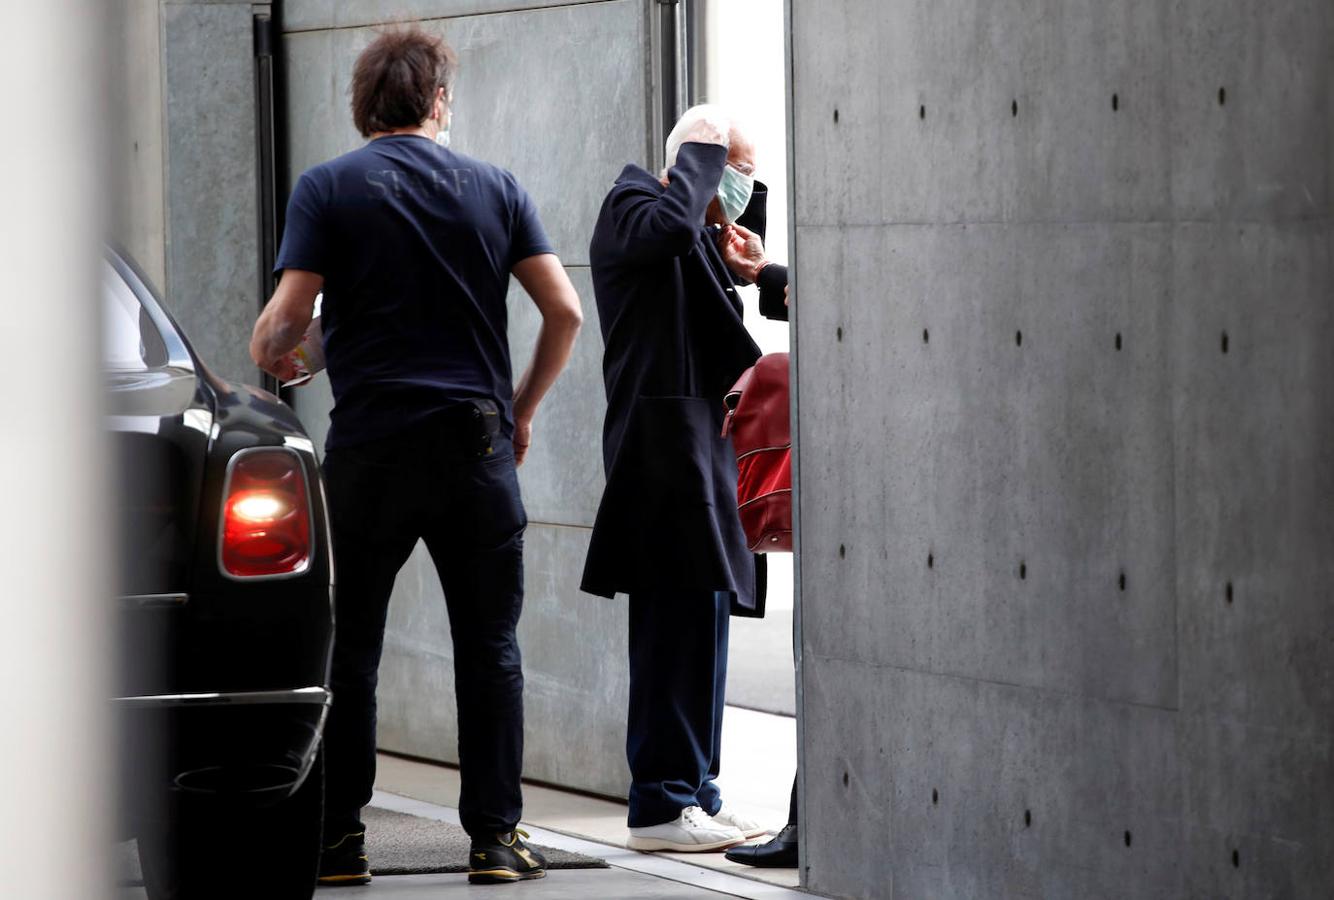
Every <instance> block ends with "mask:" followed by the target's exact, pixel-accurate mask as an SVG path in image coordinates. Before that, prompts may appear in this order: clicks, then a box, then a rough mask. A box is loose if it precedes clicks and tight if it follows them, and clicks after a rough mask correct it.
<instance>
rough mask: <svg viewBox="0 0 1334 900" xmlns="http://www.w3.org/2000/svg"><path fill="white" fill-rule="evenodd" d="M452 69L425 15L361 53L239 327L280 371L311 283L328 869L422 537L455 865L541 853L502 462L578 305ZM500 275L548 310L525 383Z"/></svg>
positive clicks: (360, 800)
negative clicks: (530, 819)
mask: <svg viewBox="0 0 1334 900" xmlns="http://www.w3.org/2000/svg"><path fill="white" fill-rule="evenodd" d="M455 69H456V62H455V58H454V55H453V52H452V51H451V50H450V49H449V47H448V46H447V45H446V44H445V43H444V41H442V40H440V39H439V38H435V37H432V36H429V35H427V34H426V33H424V32H422V31H420V30H418V29H406V30H396V31H392V32H389V33H386V34H383V35H381V36H380V37H378V38H376V39H375V40H374V41H373V42H372V43H371V44H370V45H369V46H368V47H367V48H366V49H365V50H364V51H363V52H362V54H361V56H360V57H359V58H358V59H357V62H356V65H355V67H354V70H353V75H352V113H353V118H354V120H355V122H356V125H357V128H358V129H359V130H360V131H361V133H362V135H363V136H365V137H367V138H370V140H369V142H368V143H367V144H366V145H365V146H364V147H362V148H360V149H358V150H354V151H352V152H351V153H348V154H345V155H343V156H340V157H339V158H337V159H334V160H331V161H329V162H326V163H323V164H321V165H318V166H315V167H314V168H312V169H310V170H309V171H307V172H306V173H305V174H303V175H302V176H301V178H300V180H299V181H298V182H297V184H296V187H295V188H294V189H293V191H292V196H291V200H290V202H289V205H288V211H287V224H286V230H285V232H284V234H283V241H282V249H281V251H280V252H279V254H278V260H277V264H276V267H275V268H276V269H277V270H280V271H281V273H282V280H281V281H280V283H279V285H278V289H277V291H275V293H274V295H273V298H272V299H271V300H270V301H269V303H268V305H267V306H266V307H265V309H264V312H263V314H262V315H261V316H260V318H259V321H258V322H257V323H256V325H255V333H254V337H253V338H252V340H251V355H252V356H253V357H254V358H255V361H256V362H257V363H258V364H259V365H260V366H261V367H262V368H264V369H265V370H266V371H269V372H271V373H273V374H274V375H276V376H277V377H278V378H280V379H284V380H286V379H288V378H290V377H292V376H293V375H294V374H295V367H294V364H293V362H292V359H291V354H292V351H293V350H294V349H295V347H296V346H297V344H298V343H299V342H300V340H301V338H302V336H303V335H304V333H305V331H306V328H307V327H308V325H309V323H310V320H311V316H312V313H313V307H314V302H315V298H316V295H317V294H318V293H319V292H320V291H321V290H322V291H323V293H324V301H323V306H322V311H321V326H322V330H323V336H324V353H325V359H326V363H327V368H328V373H329V380H330V384H331V385H332V387H333V394H334V409H333V413H332V415H331V427H330V431H329V439H328V443H327V446H326V454H325V461H324V477H325V483H326V486H327V489H328V494H329V505H330V518H331V520H332V528H333V537H334V553H335V561H336V566H337V570H336V576H337V584H338V587H337V590H336V592H335V604H336V610H335V612H336V629H337V631H336V635H335V641H334V665H333V695H334V702H333V706H332V708H331V710H330V715H329V721H328V724H327V727H326V729H325V737H324V746H325V765H326V785H327V787H326V800H325V851H324V857H323V861H322V862H321V867H320V882H321V883H327V884H363V883H366V882H368V881H369V880H370V873H369V864H368V861H367V858H366V854H365V850H364V836H365V828H364V826H363V825H362V823H361V821H360V814H361V808H362V807H363V806H365V805H366V803H367V802H369V800H370V797H371V790H372V786H373V784H374V779H375V685H376V678H377V669H378V666H379V662H380V654H381V649H382V646H383V640H384V626H385V618H386V614H387V609H388V603H389V596H390V593H391V591H392V589H393V584H394V577H395V575H396V574H397V572H398V570H399V568H401V567H402V565H403V563H404V562H405V561H406V560H407V558H408V555H409V554H410V553H411V552H412V549H413V548H414V547H415V546H416V544H417V541H418V540H423V541H425V543H426V546H427V549H428V550H429V551H430V553H431V556H432V559H433V560H434V562H435V565H436V569H437V571H438V573H439V575H440V581H441V584H442V586H443V587H444V592H445V601H446V605H447V607H448V610H449V616H450V625H451V632H452V634H453V638H454V663H455V680H456V684H455V689H456V694H457V701H458V718H459V722H458V726H459V748H458V750H459V763H460V774H461V779H462V791H461V796H460V802H459V813H460V818H461V819H462V823H463V827H464V828H465V829H466V830H467V831H468V833H469V835H470V836H471V837H472V842H473V846H472V852H471V853H470V854H469V867H470V868H469V879H470V880H471V881H474V882H488V881H514V880H523V879H529V878H538V877H541V876H542V875H544V874H545V861H544V860H543V859H542V857H541V855H540V854H538V853H537V852H536V851H534V850H532V849H531V848H529V847H527V846H526V845H525V844H524V843H523V841H522V839H521V838H520V837H519V835H518V834H517V833H516V832H515V830H514V829H515V826H516V825H517V824H518V821H519V818H520V815H521V812H522V805H523V801H522V796H521V793H520V783H519V781H520V773H521V770H522V766H523V674H522V670H521V667H520V656H519V647H518V643H517V640H516V637H515V628H516V626H517V624H518V619H519V612H520V608H521V606H522V602H523V572H522V566H523V560H522V556H523V531H524V528H525V526H526V524H527V519H526V516H525V514H524V510H523V504H522V501H521V500H520V497H519V488H518V482H517V479H516V477H515V466H516V465H517V464H520V463H522V462H523V458H524V455H525V454H526V452H527V450H528V445H529V442H530V440H531V437H532V422H533V417H534V415H535V414H536V412H537V407H538V404H539V402H540V401H541V399H542V397H543V395H544V394H545V393H546V391H547V389H548V388H550V386H551V384H552V383H553V382H554V381H555V379H556V376H557V375H558V374H559V372H560V370H561V369H562V368H563V367H564V365H565V363H566V362H567V361H568V359H569V355H570V351H571V348H572V346H573V344H574V340H575V336H576V334H577V333H578V330H579V326H580V323H581V321H582V317H581V314H580V307H579V298H578V296H577V295H576V294H575V292H574V288H573V287H572V286H571V284H570V281H569V278H568V277H567V276H566V274H565V270H564V268H563V267H562V266H561V264H560V260H559V259H558V258H557V257H556V255H555V253H554V251H553V249H552V247H551V243H550V241H549V240H548V239H547V236H546V234H545V232H544V231H543V229H542V224H541V222H540V221H539V220H538V217H537V211H536V209H535V207H534V205H533V201H532V200H531V199H530V198H529V196H528V194H527V193H526V192H525V191H524V189H523V188H522V187H520V186H519V184H518V182H517V181H516V180H515V179H514V176H513V175H511V174H510V173H508V172H506V171H504V170H503V169H499V168H497V167H495V166H492V165H489V164H487V163H484V162H482V161H480V160H477V159H473V158H471V157H467V156H464V155H463V154H460V153H456V152H454V151H452V150H450V149H449V148H448V134H449V131H448V127H449V116H450V112H449V107H450V100H451V97H452V90H451V89H452V84H453V78H454V72H455ZM511 274H513V275H514V276H515V277H516V278H517V279H518V281H519V283H520V284H521V285H522V286H523V288H524V289H525V290H526V291H527V293H528V294H529V296H530V297H531V298H532V300H533V302H534V303H535V304H536V305H537V307H538V310H539V312H540V313H541V316H542V329H541V333H540V334H539V337H538V340H537V346H536V348H535V350H534V353H533V358H532V362H531V363H530V365H529V366H528V369H527V370H526V371H525V373H524V374H523V376H522V377H521V378H520V379H519V382H518V384H517V386H516V385H514V384H513V383H512V377H511V365H510V355H509V343H508V341H507V339H506V324H507V323H506V307H505V296H506V293H507V290H508V287H509V279H510V275H511Z"/></svg>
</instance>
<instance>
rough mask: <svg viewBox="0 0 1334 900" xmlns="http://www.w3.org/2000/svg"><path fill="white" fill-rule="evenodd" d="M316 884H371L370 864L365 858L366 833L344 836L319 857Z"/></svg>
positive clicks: (360, 832)
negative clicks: (318, 872) (318, 871)
mask: <svg viewBox="0 0 1334 900" xmlns="http://www.w3.org/2000/svg"><path fill="white" fill-rule="evenodd" d="M315 883H316V884H322V885H325V886H334V885H353V884H370V883H371V863H370V860H369V859H367V857H366V832H364V831H359V832H357V833H356V834H345V835H343V837H342V839H341V840H339V841H338V842H337V843H333V844H330V845H328V846H326V847H325V848H324V852H323V853H322V854H321V855H320V875H319V877H318V878H316V879H315Z"/></svg>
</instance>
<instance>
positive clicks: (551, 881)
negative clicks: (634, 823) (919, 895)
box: [115, 708, 811, 900]
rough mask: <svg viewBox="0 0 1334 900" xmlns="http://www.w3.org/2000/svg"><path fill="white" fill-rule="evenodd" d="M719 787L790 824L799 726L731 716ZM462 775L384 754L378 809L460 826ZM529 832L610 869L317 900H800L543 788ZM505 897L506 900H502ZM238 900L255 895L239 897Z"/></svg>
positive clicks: (746, 809)
mask: <svg viewBox="0 0 1334 900" xmlns="http://www.w3.org/2000/svg"><path fill="white" fill-rule="evenodd" d="M723 728H724V736H723V767H722V776H721V777H720V778H719V784H720V786H721V787H722V789H723V793H724V796H726V797H727V799H728V803H729V804H731V805H733V806H735V807H736V808H737V809H738V810H739V811H741V812H742V813H744V814H746V815H748V816H751V817H752V818H754V819H756V820H757V821H759V822H760V823H761V824H763V825H766V826H769V827H772V828H778V827H779V826H781V825H782V823H783V822H784V821H785V820H786V817H787V797H788V788H789V787H790V786H791V783H792V772H793V769H794V767H795V765H796V735H795V723H794V721H793V720H792V719H789V718H785V717H782V716H772V715H765V714H763V713H757V712H751V711H749V710H744V709H735V708H729V709H728V711H727V714H726V716H725V718H724V721H723ZM458 787H459V785H458V771H457V770H455V769H451V768H448V767H442V766H437V765H431V764H427V763H423V762H419V761H415V760H407V759H403V758H401V757H394V756H388V755H381V757H380V761H379V765H378V769H377V777H376V788H377V790H376V795H375V798H374V799H373V800H372V804H373V805H375V806H378V807H380V808H382V809H390V810H395V811H397V812H402V813H407V814H409V815H414V816H420V817H423V818H428V819H436V820H438V821H442V822H452V823H454V824H457V822H458V812H457V810H456V809H454V808H453V806H454V804H455V803H456V802H457V798H458ZM523 827H524V828H526V829H527V830H528V831H529V832H530V833H531V834H532V840H533V841H534V842H535V843H539V844H543V845H545V846H550V847H560V848H562V849H566V850H570V851H573V852H576V853H583V854H586V855H589V856H596V857H600V858H602V859H605V860H606V861H607V862H608V863H609V864H610V865H611V866H612V868H610V869H583V870H568V871H557V872H552V873H550V874H549V875H548V876H547V877H546V878H544V879H542V880H540V881H533V882H528V883H525V884H519V885H501V886H495V885H480V886H476V887H474V886H471V885H469V884H468V882H467V877H466V876H463V875H398V876H381V877H378V878H376V879H375V882H374V883H373V884H371V885H370V886H369V887H365V888H330V889H327V890H320V891H317V892H316V895H315V896H316V900H363V898H364V900H380V898H427V897H430V898H448V897H455V896H458V897H463V896H465V895H466V896H474V895H476V896H482V895H486V896H489V897H491V898H494V900H563V898H569V900H597V898H614V900H637V898H644V900H676V898H694V897H702V898H719V897H739V898H748V900H800V898H806V897H809V896H811V895H808V894H801V893H799V892H797V891H796V890H794V888H795V887H796V885H797V872H796V870H795V869H751V868H749V867H746V866H739V865H736V864H734V863H729V862H727V861H726V859H724V858H723V855H722V854H721V853H692V854H666V853H636V852H634V851H632V850H628V849H626V848H625V841H626V839H627V838H628V837H629V833H628V832H627V831H626V828H625V804H624V803H618V802H614V801H609V800H601V799H598V798H595V797H589V796H586V795H580V794H570V793H566V792H564V791H558V790H554V789H552V788H546V787H541V786H537V785H525V786H524V826H523ZM501 894H503V895H504V896H503V897H501V896H500V895H501ZM115 897H116V900H145V898H146V895H145V893H144V891H143V889H142V888H124V889H121V890H120V891H118V892H117V893H116V894H115ZM237 898H238V900H246V898H247V893H246V892H245V891H244V890H242V891H238V894H237Z"/></svg>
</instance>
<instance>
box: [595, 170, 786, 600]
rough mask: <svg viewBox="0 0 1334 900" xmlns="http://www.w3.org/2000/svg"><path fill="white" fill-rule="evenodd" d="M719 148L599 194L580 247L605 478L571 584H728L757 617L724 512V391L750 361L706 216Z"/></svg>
mask: <svg viewBox="0 0 1334 900" xmlns="http://www.w3.org/2000/svg"><path fill="white" fill-rule="evenodd" d="M726 158H727V149H726V148H725V147H722V146H717V145H713V144H697V143H688V144H684V145H683V146H682V147H681V148H680V150H679V152H678V156H677V161H676V165H675V166H673V167H672V169H671V170H670V172H668V184H667V186H666V187H664V186H663V185H662V183H661V182H660V181H659V180H658V179H657V178H655V177H654V176H653V175H652V174H650V173H649V172H647V171H645V170H644V169H642V168H640V167H639V166H634V165H629V166H626V167H625V169H624V170H623V171H622V172H621V175H620V177H619V178H618V179H617V180H616V183H615V185H613V187H612V189H611V192H610V193H608V194H607V198H606V200H605V201H603V204H602V210H601V212H600V213H599V215H598V221H597V226H596V228H595V229H594V231H593V239H592V243H591V246H590V260H591V265H592V276H593V291H594V294H595V296H596V299H597V307H598V317H599V320H600V324H601V329H602V340H603V343H604V345H605V353H604V356H603V364H602V372H603V379H604V381H605V384H606V391H607V417H606V420H605V422H604V424H603V430H602V452H603V463H604V465H605V467H606V474H607V486H606V490H605V492H604V493H603V496H602V502H601V505H600V506H599V509H598V515H597V519H596V521H595V523H594V526H593V536H592V541H591V544H590V546H589V551H588V559H587V562H586V564H585V567H584V576H583V584H582V587H583V589H584V590H585V591H587V592H589V593H591V594H598V595H601V596H604V597H611V596H613V595H614V594H616V593H617V592H623V593H634V592H636V591H639V590H645V589H648V588H652V589H655V590H662V589H669V590H670V589H680V590H708V591H730V592H732V595H733V611H734V612H735V613H738V614H741V615H747V614H749V615H761V614H762V613H763V602H764V584H763V581H764V576H763V566H762V564H760V563H758V562H757V558H756V557H755V555H754V554H752V553H751V552H750V551H749V550H748V549H747V547H746V539H745V534H744V532H743V531H742V528H741V522H740V520H739V519H738V517H737V512H736V478H737V468H736V457H735V456H734V454H733V451H732V447H731V443H730V442H729V441H727V440H725V439H724V438H722V437H721V433H722V425H723V397H724V395H725V394H726V393H727V391H728V389H730V388H731V387H732V385H733V384H735V383H736V380H737V378H739V377H740V376H741V373H742V372H744V371H745V370H746V369H747V368H749V367H750V366H752V365H754V363H755V361H756V360H757V359H758V358H759V356H760V351H759V348H758V347H757V346H756V345H755V342H754V341H753V340H752V339H751V337H750V335H749V333H747V331H746V327H745V325H744V324H742V307H741V300H740V298H739V297H738V296H737V293H736V289H735V285H734V282H733V279H732V276H731V273H730V272H729V271H728V269H727V267H726V265H725V264H724V263H723V259H722V256H721V254H720V253H719V251H718V249H717V246H716V244H715V240H714V235H713V232H712V230H711V229H708V228H706V227H705V225H704V214H705V210H706V209H707V208H708V205H709V202H710V200H712V199H713V197H714V195H715V193H716V191H717V188H718V182H719V180H720V179H721V177H722V171H723V166H724V164H725V162H726Z"/></svg>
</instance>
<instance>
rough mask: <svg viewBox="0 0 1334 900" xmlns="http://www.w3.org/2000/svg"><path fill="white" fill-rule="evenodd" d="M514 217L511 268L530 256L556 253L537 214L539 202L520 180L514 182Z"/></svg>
mask: <svg viewBox="0 0 1334 900" xmlns="http://www.w3.org/2000/svg"><path fill="white" fill-rule="evenodd" d="M514 191H515V202H514V219H513V222H512V223H511V226H510V256H509V265H510V268H511V269H512V268H514V266H515V265H516V264H517V263H518V262H519V261H520V260H524V259H527V258H528V257H530V256H537V255H538V254H541V253H555V252H556V248H555V247H553V246H552V245H551V240H550V238H548V237H547V232H546V229H545V228H543V227H542V220H541V219H539V218H538V216H537V204H536V203H534V202H533V198H532V197H530V196H528V192H527V191H525V190H524V189H523V187H522V186H520V185H519V184H518V182H514Z"/></svg>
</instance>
